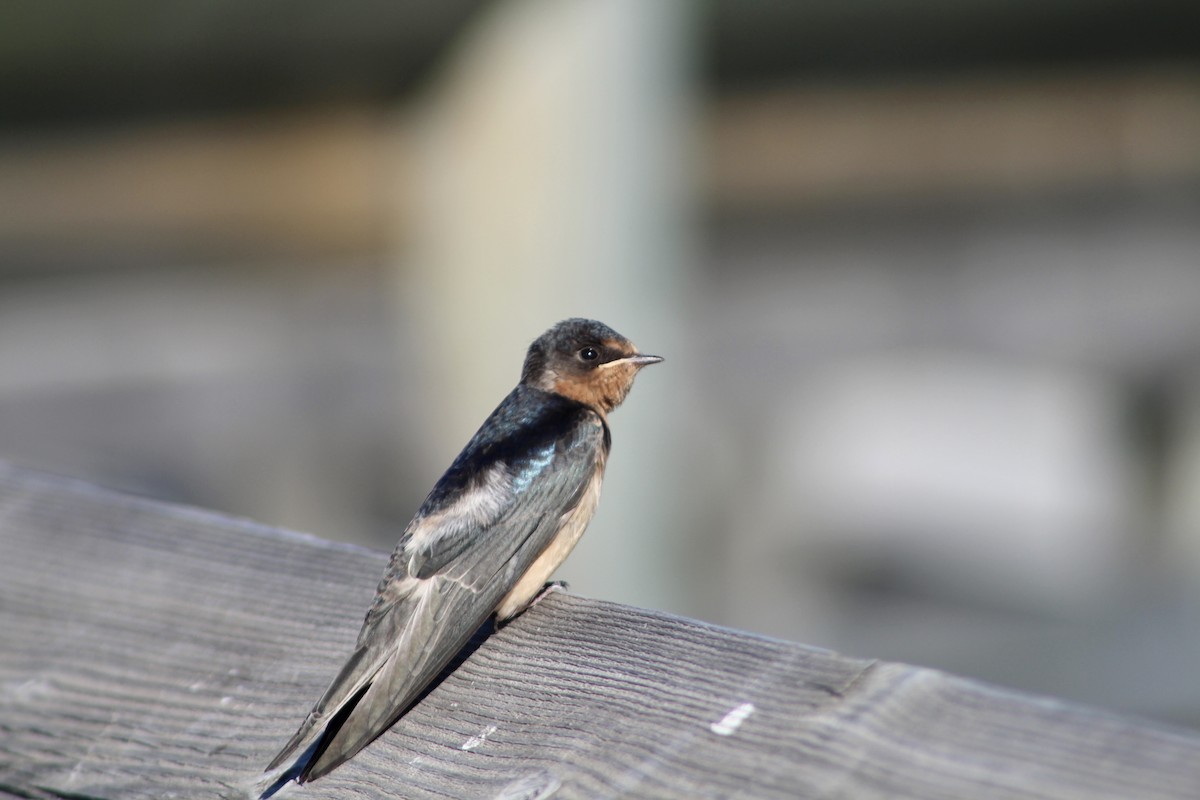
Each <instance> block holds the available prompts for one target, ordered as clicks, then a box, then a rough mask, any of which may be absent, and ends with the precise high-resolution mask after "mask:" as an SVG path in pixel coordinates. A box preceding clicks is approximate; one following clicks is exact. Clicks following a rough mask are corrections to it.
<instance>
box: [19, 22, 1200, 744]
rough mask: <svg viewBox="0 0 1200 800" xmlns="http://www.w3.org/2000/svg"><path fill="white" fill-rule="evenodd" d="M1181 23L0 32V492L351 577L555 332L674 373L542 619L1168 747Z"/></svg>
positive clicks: (652, 388)
mask: <svg viewBox="0 0 1200 800" xmlns="http://www.w3.org/2000/svg"><path fill="white" fill-rule="evenodd" d="M1197 31H1200V5H1197V4H1196V3H1194V2H1190V0H1180V1H1179V2H1175V1H1173V0H1090V2H1080V1H1079V0H1042V1H1041V2H1029V1H1028V0H1023V1H1022V2H976V3H961V2H949V1H948V0H905V1H904V2H895V1H894V0H893V1H891V2H882V1H881V0H854V1H853V2H845V0H809V2H804V3H799V2H792V1H791V0H708V1H707V2H693V3H685V2H682V0H656V2H653V3H647V2H641V0H612V1H611V2H609V1H608V0H596V1H595V2H585V1H584V0H579V1H578V2H561V1H560V2H552V1H551V0H505V1H504V2H479V1H478V0H438V1H437V2H407V3H405V2H385V1H384V0H344V1H343V2H340V3H332V2H319V1H317V0H297V1H296V2H292V3H287V4H275V3H272V4H263V3H244V2H234V1H233V0H185V1H184V2H175V3H170V4H163V3H157V2H150V1H149V0H108V2H105V3H94V2H89V0H39V1H38V2H13V3H7V4H4V5H3V6H0V109H2V111H0V458H3V459H6V460H9V461H12V462H15V463H17V464H21V465H25V466H29V467H35V468H39V469H44V470H49V471H52V472H56V473H60V474H66V475H72V476H79V477H83V478H87V479H89V480H93V481H95V482H98V483H101V484H104V485H107V486H111V487H114V488H118V489H122V490H126V491H132V492H136V493H139V494H143V495H148V496H153V497H157V498H162V499H166V500H170V501H174V502H184V503H191V504H195V505H199V506H204V507H208V508H212V509H217V510H221V511H224V512H229V513H233V514H238V515H245V516H250V517H254V518H256V519H258V520H261V521H264V522H267V523H271V524H275V525H280V526H286V527H291V528H296V529H300V530H304V531H309V532H312V533H315V534H318V535H320V536H323V537H327V538H332V539H344V540H348V541H355V542H359V543H362V544H364V545H367V546H370V547H373V548H378V549H381V550H386V549H390V548H391V547H392V545H393V543H394V542H395V540H396V538H397V537H398V535H399V532H400V531H401V529H402V528H403V526H404V524H405V523H406V522H407V520H408V518H409V517H410V516H411V514H412V513H413V511H414V510H415V509H416V507H417V505H418V504H419V503H420V501H421V499H422V497H423V496H424V494H425V492H426V491H428V489H429V488H430V487H431V486H432V484H433V482H434V481H435V480H436V479H437V477H438V476H439V475H440V473H441V471H442V470H443V469H444V468H445V467H446V466H447V465H448V464H449V462H450V460H451V459H452V458H453V457H454V455H455V454H456V453H457V451H458V449H459V448H460V447H461V446H462V444H464V443H465V442H466V440H467V438H468V437H469V436H470V435H471V433H472V432H473V431H474V430H475V428H476V427H477V426H478V424H479V423H480V422H481V421H482V420H483V418H484V417H485V416H486V415H487V413H488V412H489V411H490V410H491V409H492V408H493V407H494V406H495V404H496V403H497V402H498V401H499V400H500V398H501V397H502V396H503V395H504V394H505V393H506V392H507V391H508V390H509V389H510V388H511V387H512V385H513V384H514V383H515V381H516V379H517V377H518V375H519V369H520V363H521V360H522V357H523V354H524V349H525V347H526V346H527V345H528V343H529V341H530V340H532V339H533V338H534V337H535V336H537V335H538V334H539V333H540V332H542V331H543V330H544V329H545V328H547V327H549V326H550V325H551V324H552V323H554V322H555V321H557V320H559V319H562V318H564V317H568V316H576V315H583V316H592V317H597V318H599V319H602V320H604V321H605V322H607V323H609V324H610V325H612V326H613V327H614V328H616V329H617V330H619V331H621V332H622V333H624V334H626V335H627V336H629V337H630V338H632V339H633V340H634V341H635V342H637V343H638V344H639V345H640V346H641V347H642V348H643V349H644V350H645V351H648V352H652V353H658V354H661V355H664V356H665V357H666V358H667V361H666V363H665V364H664V365H662V366H659V367H654V368H653V369H651V370H647V371H646V372H645V373H643V374H642V376H641V377H640V378H639V381H638V386H637V388H636V389H635V390H634V392H633V394H632V395H631V397H630V399H629V401H628V402H627V403H626V405H625V406H624V407H623V408H622V409H621V410H620V411H618V412H617V413H616V414H615V415H614V417H613V420H612V427H613V437H614V450H613V455H612V458H611V460H610V462H609V471H608V480H607V482H606V487H605V498H604V502H603V503H601V507H600V512H599V514H598V516H597V518H596V521H595V522H594V523H593V525H592V527H591V530H590V532H589V534H588V536H586V537H584V540H583V542H582V544H581V545H580V547H579V548H578V550H577V552H576V554H575V556H574V557H573V558H572V559H571V560H570V561H569V562H568V565H567V567H566V568H565V569H564V571H563V573H562V575H561V576H562V577H565V578H566V579H568V580H570V581H571V583H572V588H573V590H574V591H576V592H579V593H582V594H587V595H592V596H597V597H602V598H607V599H612V600H618V601H622V602H627V603H633V604H637V605H643V606H649V607H654V608H660V609H665V610H668V611H672V612H677V613H682V614H686V615H690V616H693V617H699V618H702V619H706V620H710V621H714V622H718V623H721V624H726V625H731V626H736V627H739V628H745V629H748V630H752V631H758V632H762V633H765V634H770V635H774V636H780V637H785V638H788V639H793V640H797V641H802V642H805V643H809V644H813V645H819V646H823V647H829V648H834V649H837V650H841V651H843V652H845V653H848V654H852V655H856V656H863V657H878V658H883V659H889V660H901V661H907V662H910V663H916V664H921V665H928V666H934V667H939V668H943V669H947V670H951V671H953V672H956V673H959V674H964V675H969V676H974V677H979V678H983V679H986V680H989V681H993V682H997V683H1000V684H1003V685H1006V686H1013V687H1019V688H1024V689H1028V690H1033V691H1038V692H1045V693H1051V694H1055V695H1059V696H1062V697H1066V698H1070V699H1073V700H1079V701H1084V702H1088V703H1092V704H1096V705H1101V706H1105V707H1108V708H1112V709H1116V710H1119V711H1123V712H1134V713H1138V714H1142V715H1148V716H1152V717H1155V718H1158V719H1162V720H1167V721H1171V722H1175V723H1179V724H1184V725H1190V726H1194V727H1200V680H1198V679H1197V676H1198V675H1200V36H1197ZM363 579H364V581H374V580H375V577H374V576H364V578H363Z"/></svg>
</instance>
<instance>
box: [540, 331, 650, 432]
mask: <svg viewBox="0 0 1200 800" xmlns="http://www.w3.org/2000/svg"><path fill="white" fill-rule="evenodd" d="M659 361H662V358H661V357H659V356H648V355H643V354H642V353H639V352H638V350H637V348H636V347H634V345H633V342H631V341H629V340H628V339H626V338H625V337H624V336H622V335H621V334H619V333H617V332H616V331H614V330H613V329H612V328H610V327H608V326H607V325H605V324H603V323H600V322H596V321H595V320H591V319H568V320H563V321H562V322H560V323H558V324H557V325H555V326H554V327H553V328H551V329H550V330H548V331H546V332H545V333H543V334H542V335H541V336H539V337H538V338H537V339H535V340H534V342H533V344H531V345H530V346H529V353H528V354H527V355H526V356H525V366H524V368H523V369H522V370H521V383H523V384H525V385H527V386H533V387H536V388H538V389H541V390H543V391H547V392H555V393H556V394H560V395H562V396H564V397H569V398H570V399H572V400H576V401H578V402H580V403H583V404H585V405H588V406H591V407H592V408H594V409H596V410H597V411H599V412H600V413H602V414H607V413H608V412H609V411H612V410H613V409H614V408H616V407H617V406H618V405H620V404H621V401H622V400H624V399H625V395H627V394H629V389H630V387H632V386H633V379H634V377H635V376H636V375H637V373H638V370H640V369H641V368H642V367H644V366H646V365H647V364H657V363H658V362H659Z"/></svg>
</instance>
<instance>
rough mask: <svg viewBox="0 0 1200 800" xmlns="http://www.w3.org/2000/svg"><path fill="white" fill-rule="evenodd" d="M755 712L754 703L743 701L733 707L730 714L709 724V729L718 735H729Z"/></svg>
mask: <svg viewBox="0 0 1200 800" xmlns="http://www.w3.org/2000/svg"><path fill="white" fill-rule="evenodd" d="M753 713H754V703H742V704H741V705H740V706H737V707H736V708H734V709H731V710H730V712H729V713H728V714H726V715H725V716H724V717H722V718H721V720H720V722H714V723H713V724H711V725H709V726H708V729H709V730H710V731H712V732H713V733H715V734H716V735H717V736H729V735H730V734H731V733H733V732H734V731H736V730H737V729H738V728H740V727H741V726H742V723H743V722H745V721H746V719H747V718H748V717H749V716H750V715H751V714H753Z"/></svg>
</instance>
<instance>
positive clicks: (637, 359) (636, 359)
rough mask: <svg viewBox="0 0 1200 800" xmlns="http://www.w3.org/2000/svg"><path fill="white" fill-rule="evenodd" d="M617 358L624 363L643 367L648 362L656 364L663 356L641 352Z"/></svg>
mask: <svg viewBox="0 0 1200 800" xmlns="http://www.w3.org/2000/svg"><path fill="white" fill-rule="evenodd" d="M619 360H620V361H623V362H624V363H626V364H633V365H634V366H635V367H644V366H647V365H649V364H657V363H658V362H660V361H662V360H663V357H662V356H647V355H642V354H641V353H634V354H633V355H631V356H626V357H625V358H622V359H619Z"/></svg>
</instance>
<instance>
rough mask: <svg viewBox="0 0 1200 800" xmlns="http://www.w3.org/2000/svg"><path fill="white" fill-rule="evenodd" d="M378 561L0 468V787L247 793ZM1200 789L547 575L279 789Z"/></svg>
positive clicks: (1192, 766) (1031, 711)
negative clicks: (388, 717) (397, 701)
mask: <svg viewBox="0 0 1200 800" xmlns="http://www.w3.org/2000/svg"><path fill="white" fill-rule="evenodd" d="M384 563H385V557H384V555H382V554H379V553H375V552H369V551H365V550H362V549H358V548H353V547H348V546H343V545H335V544H330V543H328V542H324V541H321V540H318V539H315V538H310V537H306V536H301V535H298V534H294V533H289V532H286V531H280V530H275V529H272V528H268V527H264V526H261V525H257V524H255V523H252V522H248V521H244V520H235V519H229V518H227V517H222V516H219V515H216V514H212V513H209V512H205V511H200V510H195V509H189V508H179V507H173V506H167V505H162V504H157V503H152V502H148V501H145V500H140V499H135V498H130V497H125V496H121V495H116V494H112V493H109V492H105V491H103V490H100V489H96V488H94V487H91V486H88V485H85V484H81V483H78V482H73V481H67V480H63V479H59V478H51V477H46V476H43V475H38V474H32V473H28V472H23V471H21V470H18V469H15V468H12V467H8V466H3V465H0V797H23V798H67V797H69V798H143V797H145V798H151V797H153V798H167V797H173V798H192V797H197V798H199V797H246V796H249V795H250V794H251V793H253V792H255V791H256V790H260V789H261V788H262V786H261V785H260V784H257V783H256V782H257V781H258V780H259V777H260V770H261V769H262V767H263V765H265V763H266V762H267V760H268V759H269V758H270V757H271V756H272V755H273V754H274V752H275V751H276V750H277V749H278V747H280V746H281V745H282V743H283V742H284V741H285V740H286V739H287V737H288V736H289V735H290V734H291V733H292V731H293V730H294V729H295V727H296V726H297V725H298V724H299V722H300V720H301V719H302V717H303V716H304V714H305V713H306V712H307V710H308V708H309V706H310V705H311V703H312V702H313V700H314V699H315V698H316V697H317V695H318V694H319V693H320V691H321V690H322V689H323V688H324V686H325V684H326V683H327V682H328V680H329V679H330V677H331V676H332V675H333V673H334V672H335V671H336V669H337V668H338V666H339V665H340V663H341V660H342V659H343V658H344V657H345V655H346V654H347V653H348V651H349V648H350V646H351V644H352V642H353V640H354V637H355V635H356V634H357V632H358V627H359V624H360V622H361V620H362V615H363V613H364V612H365V610H366V607H367V605H368V602H369V600H370V598H371V594H372V592H373V589H374V585H375V582H376V580H377V579H378V577H379V575H380V574H381V573H382V570H383V567H384ZM293 796H294V797H320V798H385V797H386V798H395V797H404V798H414V799H415V798H491V799H494V800H518V798H520V799H521V800H533V799H534V798H550V797H553V798H556V800H567V799H568V798H615V797H649V798H737V797H745V798H751V797H753V798H817V797H819V798H967V797H969V798H1089V799H1095V798H1144V799H1147V800H1149V799H1151V798H1195V797H1200V736H1198V735H1196V734H1195V733H1191V732H1185V731H1181V730H1172V729H1170V728H1166V727H1162V726H1156V725H1152V724H1149V723H1146V722H1142V721H1137V720H1130V719H1125V718H1121V717H1117V716H1114V715H1110V714H1107V713H1103V712H1100V711H1094V710H1090V709H1086V708H1081V707H1078V706H1072V705H1068V704H1065V703H1061V702H1058V701H1055V700H1050V699H1042V698H1035V697H1030V696H1026V695H1022V694H1019V693H1015V692H1011V691H1005V690H1000V689H996V688H993V687H989V686H985V685H981V684H979V683H975V682H971V681H967V680H963V679H959V678H954V677H951V676H948V675H945V674H942V673H939V672H935V671H932V670H927V669H921V668H917V667H911V666H906V665H903V664H888V663H880V662H872V661H864V660H858V659H850V658H845V657H842V656H839V655H837V654H834V653H830V652H827V651H822V650H816V649H812V648H808V647H804V646H802V645H798V644H793V643H790V642H783V641H777V640H772V639H766V638H762V637H757V636H753V635H750V634H746V633H742V632H739V631H733V630H727V629H722V628H717V627H714V626H711V625H706V624H703V623H700V622H695V621H691V620H686V619H680V618H678V617H672V616H669V615H665V614H660V613H656V612H652V611H646V610H643V609H635V608H629V607H625V606H619V605H614V604H611V603H604V602H601V601H597V600H591V599H587V598H581V597H575V596H571V595H564V594H554V595H551V596H550V597H548V598H547V599H546V600H545V601H544V602H543V603H541V604H539V605H538V606H536V607H535V608H534V609H533V610H531V611H530V612H529V613H527V614H525V615H523V616H522V617H520V618H519V619H518V620H517V621H515V622H514V623H513V624H511V625H509V626H507V627H506V628H504V629H502V630H501V631H499V632H498V633H496V634H494V635H493V636H491V637H490V638H488V639H487V640H486V641H485V642H483V643H482V645H481V646H480V647H479V648H478V649H477V650H475V651H474V652H473V653H471V654H470V655H469V656H468V657H467V659H466V660H465V662H464V663H463V664H462V665H461V666H460V667H459V668H458V669H457V670H456V671H454V672H453V673H451V674H450V675H449V677H448V678H447V679H446V680H445V681H444V682H442V683H441V684H440V685H438V686H437V687H436V688H435V689H434V690H433V691H432V692H431V693H430V694H429V695H428V696H427V697H426V698H425V700H423V701H422V702H421V703H420V704H419V705H418V706H417V707H416V708H414V709H413V711H412V712H411V713H410V714H409V715H408V716H406V717H405V718H403V719H402V720H400V722H399V723H397V724H396V725H395V726H394V727H393V728H392V729H391V730H390V731H389V732H387V733H386V734H384V735H383V736H382V737H381V738H380V739H379V740H377V741H376V742H375V743H374V744H373V745H371V746H370V747H368V748H367V749H366V750H364V751H363V752H362V753H361V754H359V756H358V757H356V758H355V759H353V760H352V761H351V762H350V763H348V764H347V765H346V766H344V767H342V768H341V769H339V770H337V771H336V772H334V773H333V774H332V775H330V776H329V777H327V778H325V779H322V780H321V781H318V782H316V783H313V784H310V785H308V786H306V787H294V786H293V787H289V788H286V789H284V790H283V791H282V792H280V794H278V795H276V797H279V798H287V797H293Z"/></svg>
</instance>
